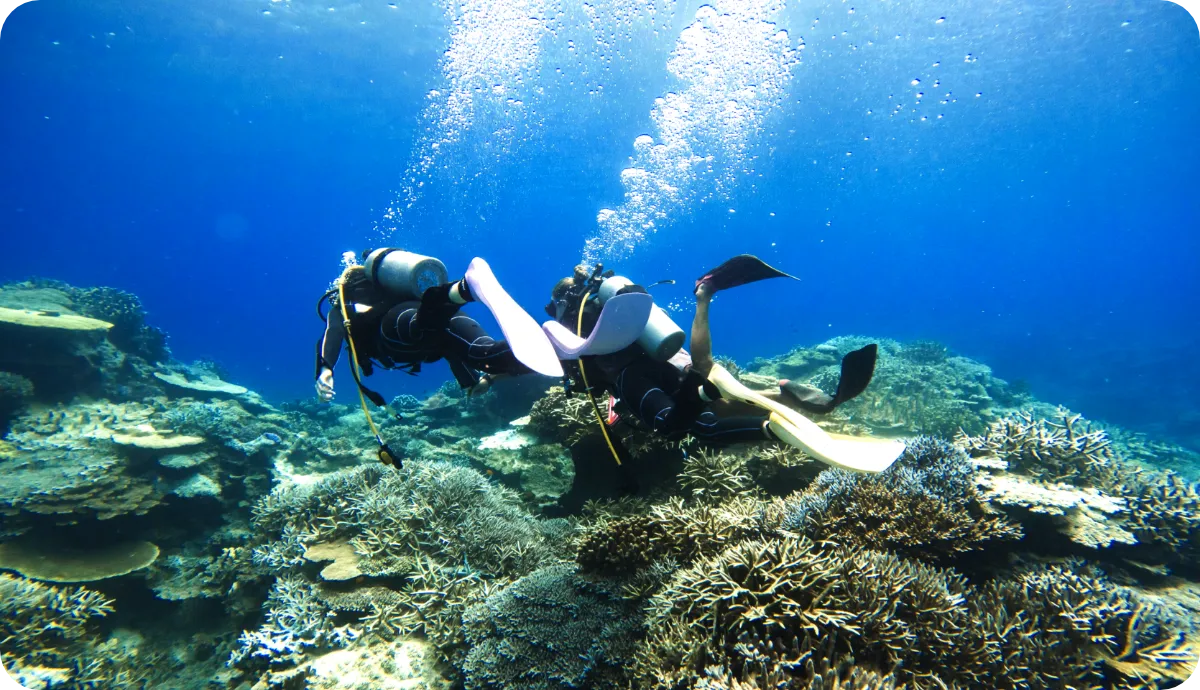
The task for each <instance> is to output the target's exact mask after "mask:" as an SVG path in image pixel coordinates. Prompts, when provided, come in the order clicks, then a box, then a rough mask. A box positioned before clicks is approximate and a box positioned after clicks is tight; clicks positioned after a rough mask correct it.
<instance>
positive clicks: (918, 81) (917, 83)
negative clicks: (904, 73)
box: [909, 79, 921, 86]
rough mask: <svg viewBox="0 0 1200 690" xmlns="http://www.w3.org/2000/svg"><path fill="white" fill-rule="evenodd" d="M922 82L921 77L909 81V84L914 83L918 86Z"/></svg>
mask: <svg viewBox="0 0 1200 690" xmlns="http://www.w3.org/2000/svg"><path fill="white" fill-rule="evenodd" d="M920 83H921V80H920V79H913V80H912V81H910V82H909V84H912V85H913V86H917V85H919V84H920Z"/></svg>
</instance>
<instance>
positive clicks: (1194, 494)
mask: <svg viewBox="0 0 1200 690" xmlns="http://www.w3.org/2000/svg"><path fill="white" fill-rule="evenodd" d="M1117 477H1118V478H1117V479H1116V480H1114V483H1113V491H1114V492H1116V493H1117V495H1119V496H1121V497H1123V498H1124V499H1125V501H1126V503H1127V504H1128V506H1129V516H1128V517H1127V519H1126V527H1128V528H1129V530H1130V531H1132V532H1133V534H1134V535H1135V536H1136V537H1137V540H1138V542H1139V543H1140V544H1143V545H1144V546H1146V547H1148V548H1149V549H1152V551H1153V557H1154V558H1157V559H1159V560H1160V561H1164V562H1168V563H1172V564H1177V565H1180V566H1184V567H1187V568H1191V569H1194V568H1195V567H1196V565H1197V563H1200V484H1196V483H1193V482H1188V481H1187V480H1185V479H1183V478H1182V477H1180V476H1179V475H1177V474H1175V473H1173V472H1156V471H1143V470H1140V469H1138V468H1131V469H1126V468H1122V469H1121V471H1119V472H1118V474H1117Z"/></svg>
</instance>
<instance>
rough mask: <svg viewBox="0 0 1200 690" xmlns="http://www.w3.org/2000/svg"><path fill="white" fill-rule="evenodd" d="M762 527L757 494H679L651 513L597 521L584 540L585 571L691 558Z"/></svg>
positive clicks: (620, 570) (626, 570) (628, 569)
mask: <svg viewBox="0 0 1200 690" xmlns="http://www.w3.org/2000/svg"><path fill="white" fill-rule="evenodd" d="M762 530H763V523H762V516H761V510H760V505H759V502H758V501H757V500H755V499H753V498H748V497H746V498H741V499H736V500H732V501H726V502H725V503H721V504H715V505H713V504H698V505H688V504H686V503H684V502H683V501H682V500H681V499H678V498H673V499H670V500H668V501H666V502H664V503H662V504H659V505H656V506H653V507H652V508H650V510H649V512H648V513H647V514H645V515H634V516H631V517H627V518H623V519H618V520H611V521H601V522H599V523H598V524H596V525H593V526H592V527H591V528H590V529H589V530H588V531H587V533H586V535H585V536H584V537H583V538H582V539H581V541H580V546H579V551H578V560H579V563H580V565H581V566H582V567H583V569H584V571H585V572H592V573H603V574H631V573H634V572H637V571H639V570H641V569H643V568H646V567H648V566H650V565H652V564H654V563H655V562H658V561H661V560H664V559H670V560H671V561H674V562H677V563H688V562H690V561H692V560H693V559H695V558H699V557H701V556H705V555H712V554H714V553H717V552H719V551H720V550H721V549H723V548H725V547H727V546H729V545H731V544H733V543H736V542H738V541H741V540H745V539H750V538H753V537H756V536H760V535H761V534H762Z"/></svg>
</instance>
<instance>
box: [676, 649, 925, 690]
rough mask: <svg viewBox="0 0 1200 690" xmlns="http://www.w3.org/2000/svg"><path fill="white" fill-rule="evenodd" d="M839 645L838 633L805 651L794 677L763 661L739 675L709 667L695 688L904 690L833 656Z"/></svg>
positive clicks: (892, 679) (888, 676)
mask: <svg viewBox="0 0 1200 690" xmlns="http://www.w3.org/2000/svg"><path fill="white" fill-rule="evenodd" d="M837 646H838V645H837V636H836V635H829V636H827V637H826V638H825V640H824V641H822V642H821V643H820V646H819V647H818V648H816V649H812V650H803V651H802V654H801V656H802V657H804V663H803V668H802V669H799V670H798V671H797V672H796V673H795V675H794V676H793V675H790V674H789V673H787V672H785V671H784V670H782V669H780V668H778V667H773V666H772V665H770V664H761V666H763V667H765V669H766V670H762V669H759V670H753V669H749V668H744V669H743V671H742V673H741V674H738V675H734V674H732V673H730V671H729V669H727V668H724V667H722V666H710V667H708V668H706V669H704V676H703V677H702V678H700V679H699V680H697V681H696V684H695V686H694V687H695V690H902V688H904V687H906V686H904V685H902V684H900V683H898V682H897V681H896V678H895V677H894V676H893V675H891V674H881V673H877V672H875V671H872V670H869V669H867V668H864V667H862V666H858V665H856V664H855V663H854V659H852V658H850V657H843V658H841V659H836V658H834V656H833V655H834V654H835V652H834V650H835V649H836V648H837ZM801 679H808V680H801ZM934 687H944V686H934Z"/></svg>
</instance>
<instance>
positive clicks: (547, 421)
mask: <svg viewBox="0 0 1200 690" xmlns="http://www.w3.org/2000/svg"><path fill="white" fill-rule="evenodd" d="M590 405H591V403H589V402H588V401H587V397H586V396H584V395H572V396H570V397H568V396H567V394H566V393H565V392H564V391H563V389H562V387H561V386H553V387H551V388H550V390H549V391H547V392H546V394H545V395H544V396H542V398H541V399H539V400H538V401H537V402H535V403H534V404H533V407H532V408H531V409H530V411H529V424H528V425H527V427H526V428H527V429H528V431H529V432H530V433H532V434H534V435H536V436H537V437H539V438H542V439H545V440H547V441H551V442H554V443H561V444H563V445H564V446H572V445H574V444H576V443H578V442H579V440H580V439H582V438H583V437H585V436H587V435H589V434H592V433H596V420H595V418H594V417H593V416H592V415H593V414H594V413H593V412H592V410H591V408H590Z"/></svg>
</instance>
